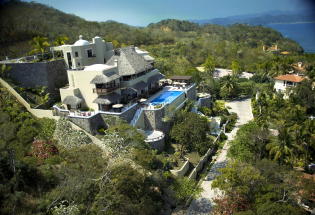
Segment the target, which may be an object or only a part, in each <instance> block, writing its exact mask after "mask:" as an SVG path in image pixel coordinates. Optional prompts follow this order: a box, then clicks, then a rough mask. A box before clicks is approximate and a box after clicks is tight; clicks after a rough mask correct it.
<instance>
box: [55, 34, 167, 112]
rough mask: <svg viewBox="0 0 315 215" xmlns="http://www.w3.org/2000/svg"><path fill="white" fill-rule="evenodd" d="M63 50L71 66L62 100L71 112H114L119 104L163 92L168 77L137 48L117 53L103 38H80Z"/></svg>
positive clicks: (62, 48) (148, 56)
mask: <svg viewBox="0 0 315 215" xmlns="http://www.w3.org/2000/svg"><path fill="white" fill-rule="evenodd" d="M52 50H53V51H56V50H61V51H62V52H63V54H64V58H65V61H66V63H67V65H68V67H69V70H68V71H67V75H68V81H69V85H68V86H66V87H64V88H61V89H60V97H61V101H62V103H63V104H64V105H66V106H67V109H69V110H76V109H80V108H90V109H94V110H95V111H110V110H111V109H112V106H113V105H115V104H128V103H129V102H130V101H131V100H133V99H135V98H137V97H147V96H148V95H149V94H152V93H155V92H156V91H158V90H159V89H160V86H159V80H160V79H162V78H164V76H163V75H162V74H161V73H160V72H159V70H157V69H155V68H154V58H153V57H151V56H150V55H149V53H148V52H146V51H143V50H140V49H139V48H137V47H133V46H130V47H125V48H121V49H117V50H115V51H114V50H113V46H112V45H111V43H106V42H105V41H103V40H102V39H101V38H100V37H94V38H93V42H92V43H89V42H88V41H86V40H83V39H82V36H80V39H79V40H78V41H77V42H75V43H74V44H73V45H62V46H58V47H54V48H52Z"/></svg>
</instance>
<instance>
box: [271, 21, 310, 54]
mask: <svg viewBox="0 0 315 215" xmlns="http://www.w3.org/2000/svg"><path fill="white" fill-rule="evenodd" d="M267 27H270V28H273V29H275V30H277V31H279V32H280V33H282V35H283V36H285V37H287V38H290V39H292V40H295V41H296V42H298V43H299V44H300V45H301V46H302V47H303V49H304V51H305V52H307V53H315V23H294V24H268V25H267Z"/></svg>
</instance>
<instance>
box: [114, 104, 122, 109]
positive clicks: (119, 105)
mask: <svg viewBox="0 0 315 215" xmlns="http://www.w3.org/2000/svg"><path fill="white" fill-rule="evenodd" d="M123 106H124V105H123V104H115V105H113V108H122V107H123Z"/></svg>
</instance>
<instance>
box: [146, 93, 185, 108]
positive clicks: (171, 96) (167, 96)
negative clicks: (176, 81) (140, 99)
mask: <svg viewBox="0 0 315 215" xmlns="http://www.w3.org/2000/svg"><path fill="white" fill-rule="evenodd" d="M182 93H184V92H183V91H165V92H163V93H161V94H160V95H159V96H158V97H156V98H155V99H153V100H152V101H151V102H150V103H151V104H153V105H159V104H164V103H168V104H170V103H172V101H174V100H175V99H176V98H177V97H178V96H180V95H181V94H182Z"/></svg>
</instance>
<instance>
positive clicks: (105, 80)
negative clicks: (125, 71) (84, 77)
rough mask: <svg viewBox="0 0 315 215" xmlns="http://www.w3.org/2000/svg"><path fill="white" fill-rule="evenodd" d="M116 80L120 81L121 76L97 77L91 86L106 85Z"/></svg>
mask: <svg viewBox="0 0 315 215" xmlns="http://www.w3.org/2000/svg"><path fill="white" fill-rule="evenodd" d="M116 79H119V75H117V74H112V75H111V76H107V75H97V76H95V77H94V78H93V79H92V81H91V82H90V83H91V84H104V83H108V82H111V81H113V80H116Z"/></svg>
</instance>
